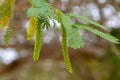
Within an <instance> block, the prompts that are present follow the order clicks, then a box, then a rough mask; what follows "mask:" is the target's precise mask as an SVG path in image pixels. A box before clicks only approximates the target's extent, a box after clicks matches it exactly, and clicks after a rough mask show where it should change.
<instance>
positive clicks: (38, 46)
mask: <svg viewBox="0 0 120 80" xmlns="http://www.w3.org/2000/svg"><path fill="white" fill-rule="evenodd" d="M42 35H43V30H42V24H41V23H40V22H38V24H37V26H36V39H35V46H34V53H33V61H37V60H38V59H39V56H40V51H41V47H42V38H43V37H42Z"/></svg>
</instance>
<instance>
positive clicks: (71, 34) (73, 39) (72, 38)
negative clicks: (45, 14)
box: [61, 14, 85, 49]
mask: <svg viewBox="0 0 120 80" xmlns="http://www.w3.org/2000/svg"><path fill="white" fill-rule="evenodd" d="M61 19H62V23H63V25H64V27H65V28H66V32H67V37H68V45H69V46H70V47H72V48H74V49H77V48H81V47H83V46H84V44H85V43H84V41H83V39H82V37H81V36H80V34H79V33H78V30H77V29H75V28H73V27H72V22H71V19H70V17H69V16H67V15H64V14H61Z"/></svg>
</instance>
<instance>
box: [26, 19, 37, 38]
mask: <svg viewBox="0 0 120 80" xmlns="http://www.w3.org/2000/svg"><path fill="white" fill-rule="evenodd" d="M36 26H37V21H36V20H35V19H34V17H31V18H30V22H29V25H28V28H27V39H28V40H31V39H32V38H33V36H34V33H35V30H36Z"/></svg>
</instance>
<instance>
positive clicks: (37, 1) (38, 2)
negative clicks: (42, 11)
mask: <svg viewBox="0 0 120 80" xmlns="http://www.w3.org/2000/svg"><path fill="white" fill-rule="evenodd" d="M30 3H31V4H32V5H33V7H36V8H43V7H49V8H51V7H52V6H51V5H50V4H49V3H48V2H46V1H45V0H30Z"/></svg>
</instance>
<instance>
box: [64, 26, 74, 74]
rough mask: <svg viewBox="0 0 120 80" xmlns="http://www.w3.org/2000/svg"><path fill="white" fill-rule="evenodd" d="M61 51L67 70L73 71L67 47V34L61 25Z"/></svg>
mask: <svg viewBox="0 0 120 80" xmlns="http://www.w3.org/2000/svg"><path fill="white" fill-rule="evenodd" d="M62 52H63V57H64V61H65V64H66V67H67V70H68V72H70V73H73V70H72V65H71V62H70V58H69V53H68V47H67V35H66V30H65V28H64V27H62Z"/></svg>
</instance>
